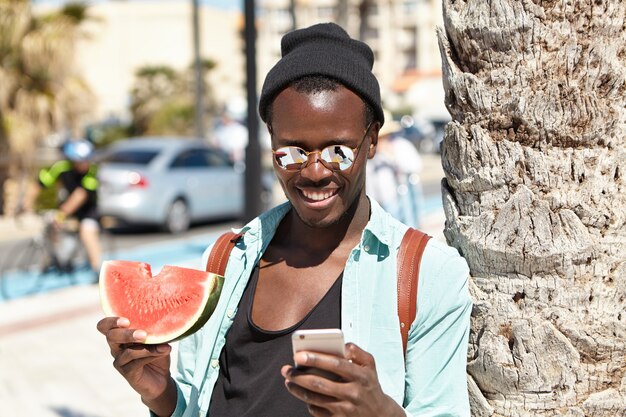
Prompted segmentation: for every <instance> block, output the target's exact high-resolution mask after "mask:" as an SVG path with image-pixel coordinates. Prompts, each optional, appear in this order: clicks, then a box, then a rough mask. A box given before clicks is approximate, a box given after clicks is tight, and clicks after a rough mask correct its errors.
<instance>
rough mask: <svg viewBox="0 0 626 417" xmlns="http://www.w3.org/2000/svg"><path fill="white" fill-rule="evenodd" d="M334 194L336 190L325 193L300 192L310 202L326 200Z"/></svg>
mask: <svg viewBox="0 0 626 417" xmlns="http://www.w3.org/2000/svg"><path fill="white" fill-rule="evenodd" d="M336 192H337V191H336V190H332V191H326V192H324V191H317V192H311V191H304V190H302V194H304V196H305V197H306V198H308V199H310V200H314V201H322V200H326V199H327V198H330V197H332V196H334V195H335V194H336Z"/></svg>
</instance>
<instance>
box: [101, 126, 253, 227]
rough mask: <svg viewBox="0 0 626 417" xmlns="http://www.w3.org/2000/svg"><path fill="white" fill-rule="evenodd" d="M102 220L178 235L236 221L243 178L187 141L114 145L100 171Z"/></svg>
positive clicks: (221, 156)
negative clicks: (205, 223)
mask: <svg viewBox="0 0 626 417" xmlns="http://www.w3.org/2000/svg"><path fill="white" fill-rule="evenodd" d="M98 179H99V181H100V186H99V190H98V209H99V214H100V215H101V216H107V217H112V218H114V219H117V220H119V221H121V222H122V223H126V224H155V225H160V226H161V227H162V228H163V229H164V230H167V231H169V232H171V233H179V232H182V231H185V230H187V229H188V228H189V226H190V224H191V223H192V222H194V221H199V220H213V219H222V218H224V219H226V218H230V219H232V218H239V217H241V215H242V214H243V210H244V173H243V168H236V167H235V165H234V164H233V163H232V162H231V161H230V160H229V158H228V157H227V155H226V154H225V153H223V152H222V151H220V150H218V149H215V148H212V147H210V146H208V145H207V144H206V142H205V141H202V140H195V139H187V138H154V137H152V138H130V139H125V140H123V141H118V142H115V143H114V144H113V145H112V146H111V147H109V148H108V149H107V150H105V152H104V153H103V156H102V158H101V159H100V163H99V167H98Z"/></svg>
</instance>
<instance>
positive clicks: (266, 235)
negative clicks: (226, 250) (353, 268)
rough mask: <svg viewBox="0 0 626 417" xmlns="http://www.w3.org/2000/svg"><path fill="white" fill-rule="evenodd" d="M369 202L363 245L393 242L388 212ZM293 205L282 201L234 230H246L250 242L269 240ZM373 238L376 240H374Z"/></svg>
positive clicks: (386, 244)
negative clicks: (389, 231) (390, 234)
mask: <svg viewBox="0 0 626 417" xmlns="http://www.w3.org/2000/svg"><path fill="white" fill-rule="evenodd" d="M369 202H370V219H369V221H368V222H367V224H366V225H365V229H364V230H363V234H362V235H361V245H369V246H373V245H372V243H374V242H376V241H378V242H380V243H382V244H384V245H385V246H389V245H390V244H391V237H390V236H389V233H388V230H390V227H389V226H390V225H389V222H388V214H387V213H386V212H385V211H384V210H383V208H382V207H381V206H380V205H379V204H378V203H377V202H376V200H374V199H372V198H369ZM291 207H292V206H291V203H290V202H288V201H287V202H285V203H282V204H280V205H278V206H276V207H274V208H272V209H271V210H269V211H266V212H264V213H263V214H261V215H260V216H259V217H257V218H255V219H254V220H252V221H251V222H249V223H248V224H247V225H245V226H244V227H242V228H241V229H238V230H236V229H233V231H234V232H236V233H241V232H244V233H245V235H244V236H245V240H246V241H247V242H248V243H254V242H256V241H257V240H259V239H261V241H262V242H269V241H270V240H271V239H272V237H273V236H274V233H275V232H276V229H277V228H278V225H279V224H280V222H281V220H282V219H283V217H285V215H286V214H287V213H288V212H289V210H291ZM372 239H373V240H374V241H372Z"/></svg>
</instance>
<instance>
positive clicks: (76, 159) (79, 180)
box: [24, 139, 102, 277]
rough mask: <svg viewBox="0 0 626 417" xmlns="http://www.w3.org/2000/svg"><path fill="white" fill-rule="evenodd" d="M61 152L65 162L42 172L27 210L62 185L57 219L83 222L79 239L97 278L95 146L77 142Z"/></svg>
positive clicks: (66, 145)
mask: <svg viewBox="0 0 626 417" xmlns="http://www.w3.org/2000/svg"><path fill="white" fill-rule="evenodd" d="M61 150H62V152H63V155H64V156H65V159H64V160H61V161H58V162H56V163H55V164H54V165H52V166H51V167H50V168H44V169H42V170H41V171H40V172H39V181H38V183H37V186H36V187H35V188H34V191H33V192H32V193H30V195H29V197H28V198H26V201H25V204H24V209H25V210H26V211H32V208H33V206H34V202H35V200H36V198H37V195H39V193H40V192H41V190H42V188H50V187H53V186H58V187H59V190H58V201H59V202H58V207H57V208H58V211H57V213H56V218H55V220H56V222H57V223H58V224H60V223H62V222H63V220H65V218H66V217H70V216H71V217H74V218H76V219H78V220H79V222H80V223H79V224H80V226H79V237H80V240H81V242H82V243H83V245H84V246H85V249H86V251H87V257H88V258H89V264H90V266H91V269H92V270H93V271H94V274H95V275H96V277H97V271H98V270H99V269H100V262H101V257H102V249H101V246H100V223H99V221H98V214H97V205H96V202H97V188H98V180H97V179H96V172H95V171H96V166H95V165H94V164H92V162H91V160H92V158H93V155H94V147H93V145H92V144H91V142H89V141H87V140H84V139H74V140H69V141H67V142H65V143H64V144H63V146H62V148H61Z"/></svg>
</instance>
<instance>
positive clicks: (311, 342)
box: [291, 329, 346, 381]
mask: <svg viewBox="0 0 626 417" xmlns="http://www.w3.org/2000/svg"><path fill="white" fill-rule="evenodd" d="M291 344H292V347H293V353H294V355H295V354H296V352H300V351H305V350H308V351H311V352H320V353H326V354H329V355H335V356H339V357H341V358H344V357H345V356H346V354H345V343H344V341H343V332H342V331H341V329H311V330H296V331H295V332H293V334H292V335H291ZM296 368H297V369H298V370H300V371H303V372H307V373H311V374H315V375H320V376H323V377H325V378H328V379H331V380H334V381H338V380H339V379H340V378H339V377H338V376H337V375H335V374H333V373H330V372H327V371H324V370H321V369H317V368H311V367H302V366H297V365H296Z"/></svg>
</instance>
